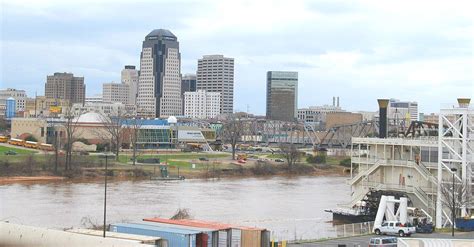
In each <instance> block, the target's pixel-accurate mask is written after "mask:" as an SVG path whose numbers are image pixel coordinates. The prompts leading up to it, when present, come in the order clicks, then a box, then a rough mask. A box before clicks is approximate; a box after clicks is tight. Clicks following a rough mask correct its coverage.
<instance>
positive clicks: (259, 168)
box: [251, 161, 276, 175]
mask: <svg viewBox="0 0 474 247" xmlns="http://www.w3.org/2000/svg"><path fill="white" fill-rule="evenodd" d="M251 171H252V173H253V174H255V175H273V174H275V173H276V171H275V167H273V166H272V165H271V164H269V163H267V162H265V161H258V162H257V164H255V166H254V167H252V169H251Z"/></svg>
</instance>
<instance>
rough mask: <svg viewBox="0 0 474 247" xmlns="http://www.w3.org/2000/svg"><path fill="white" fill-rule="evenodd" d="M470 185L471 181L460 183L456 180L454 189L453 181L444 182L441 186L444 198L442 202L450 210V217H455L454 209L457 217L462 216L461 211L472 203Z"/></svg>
mask: <svg viewBox="0 0 474 247" xmlns="http://www.w3.org/2000/svg"><path fill="white" fill-rule="evenodd" d="M470 186H471V185H470V183H469V181H465V182H460V181H459V180H457V179H455V181H454V188H453V179H452V178H451V179H448V180H444V181H443V182H442V186H441V194H442V196H443V198H444V200H442V202H443V204H444V206H446V207H447V208H449V212H450V216H451V215H453V209H455V212H454V215H455V217H457V216H460V215H461V209H462V208H466V207H467V206H469V203H470V200H471V198H470V188H469V187H470ZM453 192H454V204H453Z"/></svg>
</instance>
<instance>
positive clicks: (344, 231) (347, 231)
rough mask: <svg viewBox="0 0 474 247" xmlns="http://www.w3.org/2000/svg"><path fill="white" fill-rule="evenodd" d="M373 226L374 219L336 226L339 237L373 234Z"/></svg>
mask: <svg viewBox="0 0 474 247" xmlns="http://www.w3.org/2000/svg"><path fill="white" fill-rule="evenodd" d="M373 228H374V222H373V221H368V222H361V223H353V224H344V225H336V226H334V230H335V232H336V237H338V238H341V237H353V236H361V235H366V234H371V233H372V230H373Z"/></svg>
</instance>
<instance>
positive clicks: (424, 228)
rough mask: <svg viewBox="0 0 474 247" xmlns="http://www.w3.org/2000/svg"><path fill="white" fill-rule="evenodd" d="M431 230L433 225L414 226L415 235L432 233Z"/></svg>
mask: <svg viewBox="0 0 474 247" xmlns="http://www.w3.org/2000/svg"><path fill="white" fill-rule="evenodd" d="M433 230H434V226H433V223H426V224H419V225H418V226H416V232H417V233H432V232H433Z"/></svg>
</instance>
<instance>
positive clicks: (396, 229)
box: [374, 221, 416, 237]
mask: <svg viewBox="0 0 474 247" xmlns="http://www.w3.org/2000/svg"><path fill="white" fill-rule="evenodd" d="M374 232H375V234H377V235H380V234H389V235H398V236H400V237H403V236H410V235H411V234H413V233H415V232H416V228H415V227H414V226H411V225H410V224H402V223H400V222H398V221H386V222H384V223H382V225H381V226H380V227H378V228H375V230H374Z"/></svg>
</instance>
